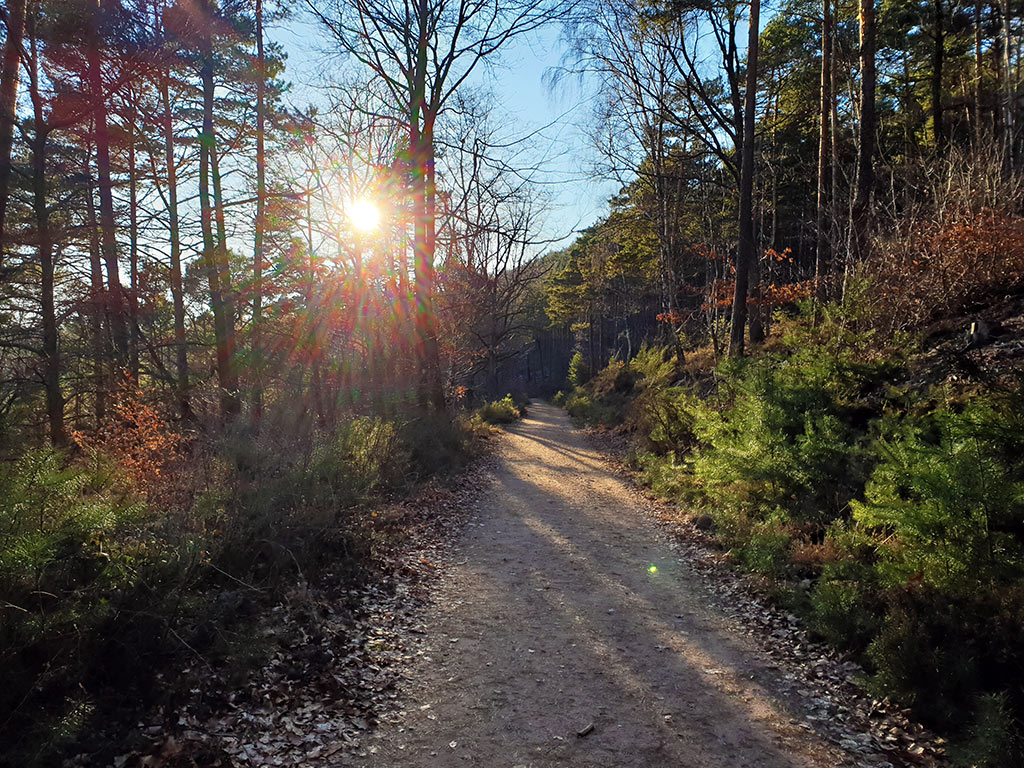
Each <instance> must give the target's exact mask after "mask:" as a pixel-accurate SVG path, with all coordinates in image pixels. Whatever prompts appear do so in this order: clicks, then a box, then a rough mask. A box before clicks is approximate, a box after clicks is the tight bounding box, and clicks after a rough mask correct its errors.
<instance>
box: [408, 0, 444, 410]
mask: <svg viewBox="0 0 1024 768" xmlns="http://www.w3.org/2000/svg"><path fill="white" fill-rule="evenodd" d="M429 13H430V11H429V6H428V3H427V0H418V2H417V23H418V29H417V34H418V37H417V41H416V66H415V69H414V72H413V79H412V82H411V83H410V86H411V87H410V94H411V96H412V99H411V103H410V120H409V153H410V161H411V164H412V170H413V176H414V178H413V219H414V230H415V231H414V239H413V250H414V252H415V264H414V267H413V268H414V271H415V286H414V287H413V290H414V292H415V301H416V341H417V348H418V357H419V368H420V370H419V392H418V395H417V397H418V400H419V403H420V406H421V407H423V408H427V407H434V408H436V409H437V410H443V409H444V389H443V387H442V384H441V359H440V351H439V349H438V344H437V318H436V317H435V315H434V282H435V279H434V243H435V237H434V227H435V215H436V201H435V191H434V189H433V182H434V125H433V123H434V118H435V117H436V115H434V114H433V112H432V111H431V109H430V107H429V106H428V104H427V99H426V93H427V42H428V41H427V34H428V20H429Z"/></svg>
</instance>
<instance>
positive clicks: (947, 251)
mask: <svg viewBox="0 0 1024 768" xmlns="http://www.w3.org/2000/svg"><path fill="white" fill-rule="evenodd" d="M869 272H870V274H871V275H872V277H873V278H874V281H875V299H876V301H877V303H878V305H879V309H880V310H881V311H882V315H883V316H885V317H888V318H889V319H890V321H891V324H892V326H893V328H896V327H913V326H916V325H921V324H923V323H926V322H928V321H930V320H933V319H935V318H936V317H939V316H941V315H944V314H950V313H957V312H961V311H963V310H965V309H966V308H967V306H968V305H969V304H970V303H971V301H973V300H975V299H977V298H980V297H982V296H984V295H986V294H989V293H992V292H993V291H1000V292H1007V291H1012V290H1015V289H1017V288H1019V287H1021V285H1022V284H1024V217H1020V216H1014V215H1011V214H1007V213H1005V212H1001V211H994V210H984V211H982V212H980V213H976V214H962V215H959V216H956V217H950V218H949V219H948V220H946V221H940V222H923V223H916V224H914V225H911V226H908V227H906V228H905V230H904V231H903V232H902V233H900V236H899V237H897V238H894V239H892V240H890V241H889V242H887V243H884V244H883V246H882V248H881V249H880V252H879V254H878V255H877V256H876V257H875V258H874V259H873V260H872V263H871V264H870V265H869Z"/></svg>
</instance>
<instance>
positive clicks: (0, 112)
mask: <svg viewBox="0 0 1024 768" xmlns="http://www.w3.org/2000/svg"><path fill="white" fill-rule="evenodd" d="M26 4H27V0H7V39H6V40H5V41H4V53H3V64H2V66H0V266H2V265H3V258H4V246H5V243H6V240H7V238H6V235H7V229H6V224H7V200H8V199H9V197H10V190H11V187H10V185H11V148H12V146H13V145H14V125H15V123H16V122H17V115H16V113H15V110H16V109H17V105H18V75H19V74H20V72H21V48H22V41H23V39H24V33H25V7H26Z"/></svg>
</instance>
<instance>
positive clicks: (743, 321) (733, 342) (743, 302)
mask: <svg viewBox="0 0 1024 768" xmlns="http://www.w3.org/2000/svg"><path fill="white" fill-rule="evenodd" d="M760 12H761V0H751V2H750V32H749V37H748V42H747V92H746V94H745V96H744V106H743V109H744V114H743V124H744V128H743V159H742V165H741V166H740V206H739V231H740V239H739V244H738V246H737V248H736V290H735V293H734V295H733V301H732V332H731V335H730V339H729V354H730V356H733V357H740V356H742V355H743V351H744V335H745V334H744V331H745V330H746V325H747V287H748V285H749V282H750V269H751V264H752V263H753V261H754V249H755V243H754V125H755V112H756V111H757V46H758V33H759V30H760V18H759V17H760Z"/></svg>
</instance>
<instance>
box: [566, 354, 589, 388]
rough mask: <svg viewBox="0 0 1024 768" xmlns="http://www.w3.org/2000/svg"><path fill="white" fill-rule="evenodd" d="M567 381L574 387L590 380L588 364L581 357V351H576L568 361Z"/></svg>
mask: <svg viewBox="0 0 1024 768" xmlns="http://www.w3.org/2000/svg"><path fill="white" fill-rule="evenodd" d="M567 381H568V382H569V383H570V384H571V385H572V386H574V387H582V386H583V385H584V384H586V383H587V382H588V381H590V366H589V365H587V362H586V360H584V359H583V353H582V352H577V353H576V354H575V355H573V356H572V359H571V360H570V361H569V374H568V377H567Z"/></svg>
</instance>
